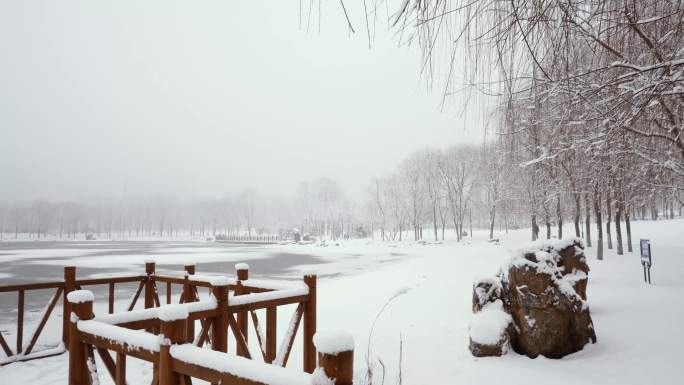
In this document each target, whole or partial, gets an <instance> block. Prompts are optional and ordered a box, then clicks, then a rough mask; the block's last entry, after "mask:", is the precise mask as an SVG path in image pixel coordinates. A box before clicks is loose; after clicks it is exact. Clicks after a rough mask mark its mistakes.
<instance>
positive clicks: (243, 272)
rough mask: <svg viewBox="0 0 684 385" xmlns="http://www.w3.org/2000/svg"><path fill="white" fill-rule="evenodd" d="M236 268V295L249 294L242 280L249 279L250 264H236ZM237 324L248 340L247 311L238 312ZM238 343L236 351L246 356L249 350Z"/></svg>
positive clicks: (239, 354)
mask: <svg viewBox="0 0 684 385" xmlns="http://www.w3.org/2000/svg"><path fill="white" fill-rule="evenodd" d="M235 270H236V272H237V279H238V280H237V284H236V285H235V295H243V294H249V293H248V292H247V291H246V290H245V288H244V286H242V281H246V280H248V279H249V265H248V264H246V263H238V264H236V265H235ZM237 326H238V330H239V331H240V332H241V333H242V335H243V336H244V337H245V342H247V336H248V334H249V319H248V314H247V312H246V311H241V312H239V313H238V314H237ZM235 345H236V353H237V355H238V356H242V357H246V356H247V354H248V353H247V352H243V351H242V349H240V344H235ZM248 346H249V345H248Z"/></svg>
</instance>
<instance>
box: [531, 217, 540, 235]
mask: <svg viewBox="0 0 684 385" xmlns="http://www.w3.org/2000/svg"><path fill="white" fill-rule="evenodd" d="M537 238H539V226H538V225H537V216H536V215H535V214H532V240H533V241H536V240H537Z"/></svg>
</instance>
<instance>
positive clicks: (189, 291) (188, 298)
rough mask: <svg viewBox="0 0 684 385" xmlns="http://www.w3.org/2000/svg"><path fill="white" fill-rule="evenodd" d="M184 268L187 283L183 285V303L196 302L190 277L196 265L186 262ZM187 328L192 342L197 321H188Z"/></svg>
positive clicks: (189, 339)
mask: <svg viewBox="0 0 684 385" xmlns="http://www.w3.org/2000/svg"><path fill="white" fill-rule="evenodd" d="M183 269H184V270H185V284H184V285H183V292H182V293H181V303H187V302H195V294H194V292H193V286H192V285H190V277H188V276H189V275H194V274H195V265H194V264H192V263H186V264H185V265H183ZM187 328H188V331H187V337H188V342H192V340H193V338H194V336H195V321H188V323H187Z"/></svg>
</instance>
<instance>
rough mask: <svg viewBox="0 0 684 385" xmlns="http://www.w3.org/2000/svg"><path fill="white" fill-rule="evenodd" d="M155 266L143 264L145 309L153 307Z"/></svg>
mask: <svg viewBox="0 0 684 385" xmlns="http://www.w3.org/2000/svg"><path fill="white" fill-rule="evenodd" d="M155 269H156V264H155V263H154V262H147V261H146V262H145V274H146V277H145V309H149V308H153V307H154V272H155Z"/></svg>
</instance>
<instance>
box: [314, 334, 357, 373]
mask: <svg viewBox="0 0 684 385" xmlns="http://www.w3.org/2000/svg"><path fill="white" fill-rule="evenodd" d="M314 343H315V345H316V348H317V349H318V367H319V368H321V369H322V370H323V372H324V374H325V376H326V377H328V378H329V379H330V380H331V381H332V383H333V384H335V385H352V383H353V382H354V338H353V337H352V336H351V335H350V334H348V333H346V332H342V331H335V332H319V333H316V335H315V337H314Z"/></svg>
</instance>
